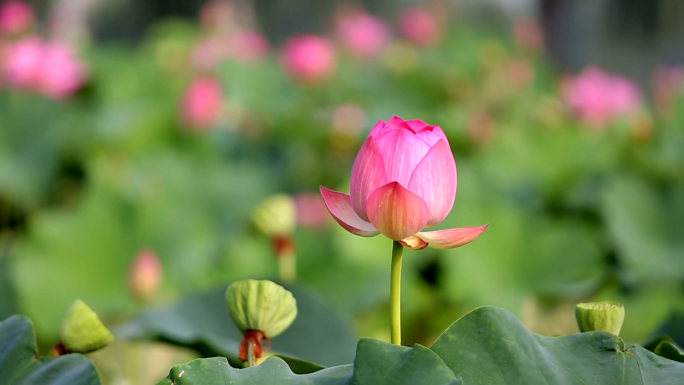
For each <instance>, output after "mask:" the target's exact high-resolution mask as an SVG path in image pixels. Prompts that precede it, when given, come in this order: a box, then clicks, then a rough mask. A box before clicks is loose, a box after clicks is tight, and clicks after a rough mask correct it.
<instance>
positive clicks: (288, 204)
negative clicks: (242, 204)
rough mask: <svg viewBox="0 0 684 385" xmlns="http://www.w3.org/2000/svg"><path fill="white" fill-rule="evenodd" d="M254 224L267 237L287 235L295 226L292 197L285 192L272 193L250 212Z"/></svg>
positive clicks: (295, 219) (294, 209) (295, 216)
mask: <svg viewBox="0 0 684 385" xmlns="http://www.w3.org/2000/svg"><path fill="white" fill-rule="evenodd" d="M252 222H253V223H254V226H255V227H256V228H257V229H258V230H259V231H261V232H262V233H264V234H265V235H267V236H269V237H277V236H287V235H290V234H292V233H293V232H294V230H295V228H296V227H297V208H296V206H295V202H294V199H292V197H291V196H289V195H286V194H278V195H273V196H271V197H269V198H267V199H266V200H265V201H263V202H262V203H261V204H259V206H257V207H256V208H255V209H254V211H253V212H252Z"/></svg>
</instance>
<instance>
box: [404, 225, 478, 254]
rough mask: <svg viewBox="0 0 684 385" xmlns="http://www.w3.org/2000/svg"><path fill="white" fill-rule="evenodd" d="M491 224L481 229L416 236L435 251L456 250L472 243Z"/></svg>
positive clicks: (474, 228) (434, 232)
mask: <svg viewBox="0 0 684 385" xmlns="http://www.w3.org/2000/svg"><path fill="white" fill-rule="evenodd" d="M487 226H489V224H486V225H484V226H480V227H461V228H457V229H446V230H435V231H425V232H420V233H417V234H416V236H417V237H419V238H420V239H422V240H424V241H425V242H427V243H428V246H430V247H432V248H433V249H454V248H456V247H459V246H463V245H465V244H467V243H470V242H472V241H473V240H474V239H475V238H477V237H479V236H480V234H482V233H483V232H484V231H485V230H486V229H487Z"/></svg>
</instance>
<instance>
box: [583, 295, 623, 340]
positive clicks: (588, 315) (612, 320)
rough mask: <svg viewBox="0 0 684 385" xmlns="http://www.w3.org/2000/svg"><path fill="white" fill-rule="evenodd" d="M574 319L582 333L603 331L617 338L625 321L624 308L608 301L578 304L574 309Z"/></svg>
mask: <svg viewBox="0 0 684 385" xmlns="http://www.w3.org/2000/svg"><path fill="white" fill-rule="evenodd" d="M575 317H576V318H577V325H578V326H579V328H580V330H581V331H582V332H591V331H604V332H608V333H613V334H615V335H616V336H617V335H620V329H621V328H622V323H623V322H624V320H625V307H624V306H622V305H621V304H619V303H615V302H610V301H603V302H589V303H580V304H578V305H577V306H576V307H575Z"/></svg>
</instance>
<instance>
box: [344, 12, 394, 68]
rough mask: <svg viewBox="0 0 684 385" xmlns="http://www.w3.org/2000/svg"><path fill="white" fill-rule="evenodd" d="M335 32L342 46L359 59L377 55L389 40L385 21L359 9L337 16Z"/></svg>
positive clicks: (371, 57)
mask: <svg viewBox="0 0 684 385" xmlns="http://www.w3.org/2000/svg"><path fill="white" fill-rule="evenodd" d="M337 33H338V35H339V36H340V38H341V40H342V43H343V44H344V46H345V47H346V48H347V49H348V50H349V51H350V52H351V53H352V54H353V55H354V56H356V57H358V58H360V59H373V58H375V57H377V56H378V55H379V54H381V53H382V49H383V48H384V47H385V45H387V42H388V41H389V31H388V28H387V26H386V25H385V23H383V22H382V21H381V20H379V19H378V18H376V17H374V16H373V15H370V14H368V13H366V12H364V11H359V10H357V11H352V12H350V13H347V14H344V15H342V16H341V17H340V18H339V20H338V22H337Z"/></svg>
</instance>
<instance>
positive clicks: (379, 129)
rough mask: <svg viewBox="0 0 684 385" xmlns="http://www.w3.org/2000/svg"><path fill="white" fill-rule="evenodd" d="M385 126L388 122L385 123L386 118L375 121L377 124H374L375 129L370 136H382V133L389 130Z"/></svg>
mask: <svg viewBox="0 0 684 385" xmlns="http://www.w3.org/2000/svg"><path fill="white" fill-rule="evenodd" d="M385 126H386V124H385V121H384V120H381V121H379V122H377V123H375V126H373V129H372V130H371V132H370V134H368V136H372V137H374V138H376V137H378V136H380V134H382V133H384V132H385V131H387V130H385Z"/></svg>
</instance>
